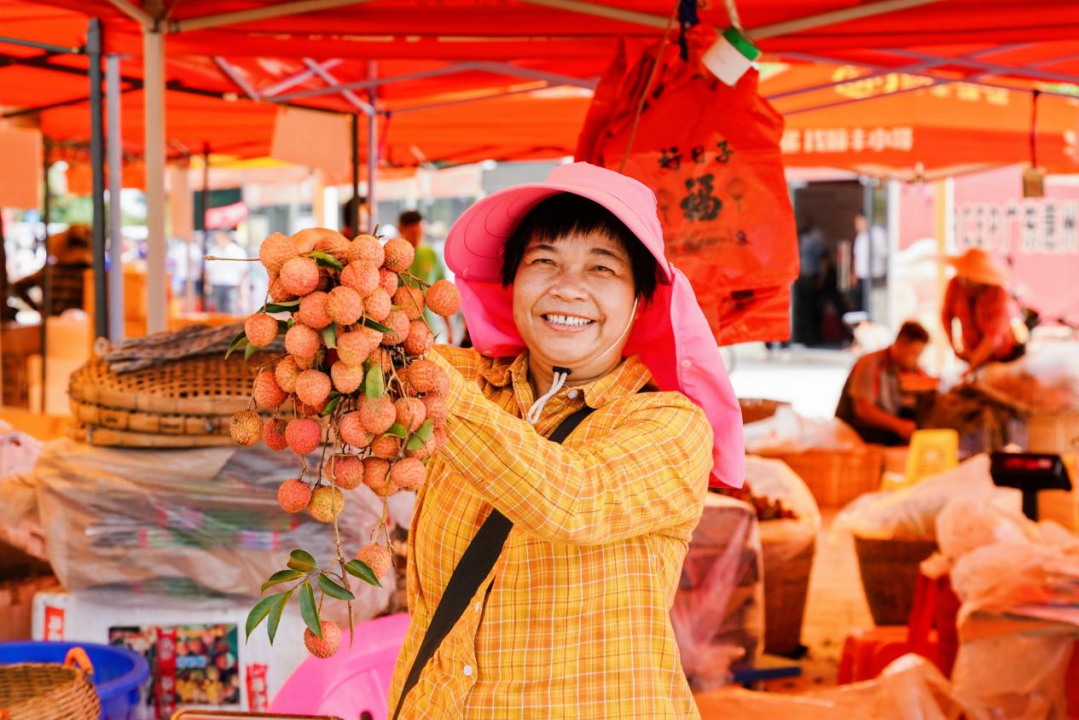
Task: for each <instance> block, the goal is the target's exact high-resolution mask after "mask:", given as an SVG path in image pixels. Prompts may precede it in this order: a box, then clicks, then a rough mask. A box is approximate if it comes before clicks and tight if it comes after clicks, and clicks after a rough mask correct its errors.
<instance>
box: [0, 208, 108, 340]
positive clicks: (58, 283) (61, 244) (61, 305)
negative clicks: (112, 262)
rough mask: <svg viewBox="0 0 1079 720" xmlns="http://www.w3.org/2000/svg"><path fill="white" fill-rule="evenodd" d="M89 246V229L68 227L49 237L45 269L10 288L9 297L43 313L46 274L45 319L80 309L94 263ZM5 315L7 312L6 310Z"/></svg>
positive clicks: (84, 226) (86, 226)
mask: <svg viewBox="0 0 1079 720" xmlns="http://www.w3.org/2000/svg"><path fill="white" fill-rule="evenodd" d="M92 242H93V234H92V232H91V229H90V226H89V225H72V226H71V227H69V228H68V229H67V230H65V231H63V232H61V233H56V234H54V235H50V236H49V238H48V240H46V243H45V247H46V250H47V251H48V255H47V256H46V258H45V263H46V267H43V268H41V269H40V270H38V271H37V272H35V273H33V274H32V275H27V276H26V277H24V278H22V279H21V280H19V281H18V282H16V283H15V284H14V285H12V286H11V294H12V295H14V296H15V297H16V298H18V299H19V300H22V301H23V302H24V303H26V304H27V305H28V306H30V307H31V308H32V309H34V310H37V311H38V312H41V313H44V311H45V307H44V305H45V285H46V273H48V278H47V281H48V282H47V284H48V286H49V298H48V304H49V315H52V316H56V315H60V314H61V313H63V312H64V311H65V310H70V309H73V308H77V309H83V298H84V286H85V278H86V272H87V271H88V270H89V269H90V268H92V267H93V262H94V259H93V254H92V251H91V249H90V248H91V244H92ZM5 312H8V310H7V308H6V307H5ZM11 312H12V313H13V311H11ZM8 319H11V318H10V317H9V318H8Z"/></svg>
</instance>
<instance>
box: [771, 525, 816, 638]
mask: <svg viewBox="0 0 1079 720" xmlns="http://www.w3.org/2000/svg"><path fill="white" fill-rule="evenodd" d="M761 549H762V551H763V556H764V651H765V652H766V653H770V654H772V655H785V656H788V657H792V656H796V655H798V654H800V653H801V651H802V623H803V621H804V620H805V609H806V597H807V596H808V595H809V573H810V572H811V571H812V570H813V556H814V555H815V554H816V552H817V543H816V541H815V540H814V541H813V542H812V543H810V544H809V546H808V547H807V548H806V549H805V550H803V551H802V552H800V553H798V554H797V555H795V556H794V557H792V558H790V559H788V560H784V559H781V558H779V557H776V555H775V553H774V552H770V548H769V544H768V543H762V545H761Z"/></svg>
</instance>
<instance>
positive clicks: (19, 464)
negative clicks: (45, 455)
mask: <svg viewBox="0 0 1079 720" xmlns="http://www.w3.org/2000/svg"><path fill="white" fill-rule="evenodd" d="M42 445H43V443H42V442H41V441H40V440H38V439H37V438H35V437H33V436H32V435H27V434H26V433H24V432H19V431H18V430H12V429H11V426H10V425H8V424H7V423H5V422H0V478H2V477H7V476H8V475H18V474H25V473H29V472H32V471H33V469H34V464H35V463H37V458H38V456H39V455H40V454H41V448H42Z"/></svg>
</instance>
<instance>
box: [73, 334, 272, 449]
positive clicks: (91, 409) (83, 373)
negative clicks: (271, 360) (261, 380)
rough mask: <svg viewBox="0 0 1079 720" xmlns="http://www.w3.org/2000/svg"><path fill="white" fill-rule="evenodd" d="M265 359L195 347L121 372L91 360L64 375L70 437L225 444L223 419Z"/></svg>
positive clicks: (124, 443)
mask: <svg viewBox="0 0 1079 720" xmlns="http://www.w3.org/2000/svg"><path fill="white" fill-rule="evenodd" d="M266 359H267V358H265V357H260V356H255V357H254V358H252V359H251V361H250V364H248V363H246V362H245V361H244V359H243V356H242V355H240V354H237V355H234V356H233V357H232V358H230V359H228V360H225V359H224V358H223V357H222V356H221V355H202V356H196V357H190V358H185V359H182V360H178V361H174V362H165V363H162V364H157V365H155V366H153V367H147V368H144V369H141V370H135V371H132V372H125V373H116V372H113V371H112V370H111V369H110V368H109V364H108V363H107V362H105V361H104V360H103V359H100V358H97V359H94V360H91V361H90V362H88V363H87V364H86V365H84V366H83V367H82V368H80V369H79V370H78V371H76V372H75V373H74V374H73V375H72V376H71V384H70V386H69V392H70V395H71V414H72V416H73V417H74V418H75V420H76V423H77V424H76V425H75V426H74V427H73V428H72V431H71V434H72V437H74V438H76V439H78V440H83V441H85V442H88V443H90V444H92V445H102V446H120V447H144V448H149V447H154V448H162V447H171V448H177V447H207V446H211V447H212V446H219V445H228V444H230V443H231V439H230V438H229V419H230V417H231V415H232V414H233V413H234V412H237V411H239V410H243V409H245V408H246V407H247V406H248V403H249V398H250V394H251V382H252V380H253V377H254V373H255V370H256V368H257V366H258V363H259V362H262V361H265V360H266Z"/></svg>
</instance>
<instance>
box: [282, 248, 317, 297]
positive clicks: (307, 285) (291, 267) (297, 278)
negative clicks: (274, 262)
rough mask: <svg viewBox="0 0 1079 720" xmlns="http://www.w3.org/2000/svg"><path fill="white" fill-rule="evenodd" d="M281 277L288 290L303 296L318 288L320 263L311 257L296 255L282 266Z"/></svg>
mask: <svg viewBox="0 0 1079 720" xmlns="http://www.w3.org/2000/svg"><path fill="white" fill-rule="evenodd" d="M279 277H280V279H281V282H282V284H283V285H284V286H285V289H286V290H288V291H289V292H290V293H292V294H293V295H297V296H301V297H302V296H304V295H306V294H307V293H309V292H314V291H315V289H316V288H318V281H319V274H318V263H316V262H315V261H314V260H312V259H311V258H309V257H294V258H292V259H291V260H289V261H288V262H287V263H285V265H284V267H282V268H281V274H280V276H279Z"/></svg>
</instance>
